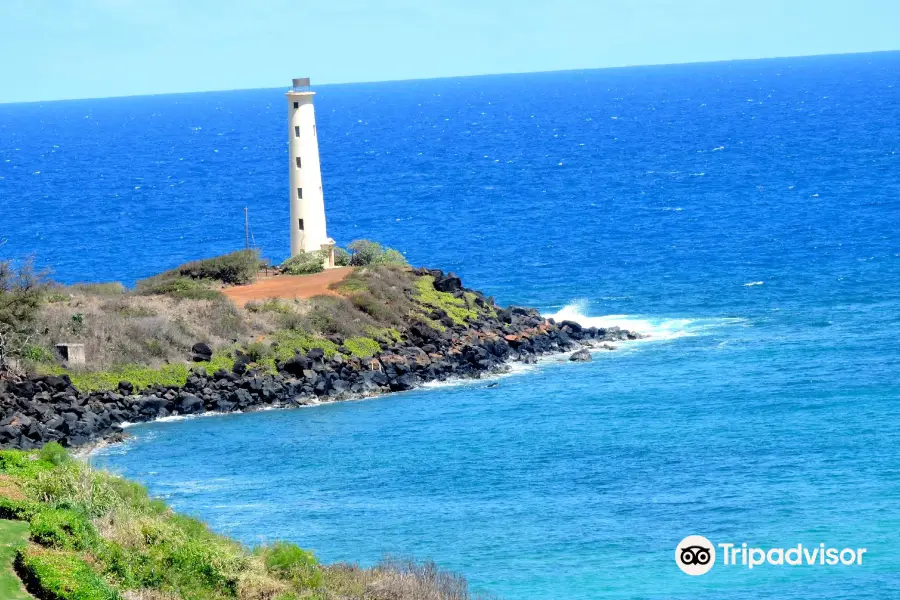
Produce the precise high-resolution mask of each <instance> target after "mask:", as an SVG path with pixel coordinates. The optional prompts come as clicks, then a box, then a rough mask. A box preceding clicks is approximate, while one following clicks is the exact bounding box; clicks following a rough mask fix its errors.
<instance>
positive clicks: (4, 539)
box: [0, 490, 31, 600]
mask: <svg viewBox="0 0 900 600" xmlns="http://www.w3.org/2000/svg"><path fill="white" fill-rule="evenodd" d="M0 494H2V490H0ZM27 540H28V523H22V522H20V521H0V598H3V599H4V600H31V597H30V596H29V595H28V594H27V593H25V590H24V589H23V588H22V582H21V581H19V578H18V577H16V574H15V573H14V572H13V569H12V563H13V558H14V557H15V555H16V550H17V549H18V548H19V547H21V546H24V545H25V543H26V542H27Z"/></svg>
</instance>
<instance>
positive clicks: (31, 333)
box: [0, 240, 493, 391]
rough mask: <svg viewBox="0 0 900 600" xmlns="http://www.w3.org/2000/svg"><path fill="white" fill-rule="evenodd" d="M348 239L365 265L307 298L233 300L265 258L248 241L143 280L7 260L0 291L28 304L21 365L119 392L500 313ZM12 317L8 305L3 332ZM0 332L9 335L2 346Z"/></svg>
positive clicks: (373, 246)
mask: <svg viewBox="0 0 900 600" xmlns="http://www.w3.org/2000/svg"><path fill="white" fill-rule="evenodd" d="M350 249H351V250H352V251H353V254H352V255H350V254H342V255H341V256H343V257H344V258H346V259H347V260H348V261H349V262H351V263H352V264H354V265H356V268H355V269H353V270H352V272H350V273H348V274H347V276H346V278H345V279H344V280H343V281H342V282H340V283H337V284H334V285H333V286H332V288H333V289H334V290H335V291H336V292H337V294H335V295H327V296H317V297H315V298H310V299H305V300H302V299H296V300H283V299H275V298H272V299H268V300H264V301H256V302H251V303H249V304H248V305H247V306H246V307H245V308H238V307H237V306H235V305H234V304H233V303H232V302H231V301H230V300H228V299H227V298H226V297H225V296H224V294H222V293H221V289H222V287H223V286H225V285H228V284H231V283H237V282H245V281H247V280H248V279H249V278H252V276H255V274H256V272H257V268H258V266H259V257H258V255H257V254H256V253H255V252H248V251H241V252H235V253H232V254H229V255H225V256H222V257H218V258H213V259H207V260H202V261H194V262H191V263H187V264H185V265H181V266H180V267H176V268H175V269H172V270H170V271H166V272H165V273H161V274H159V275H156V276H154V277H150V278H147V279H144V280H141V281H140V282H138V285H137V288H136V289H135V290H125V289H124V288H123V287H122V286H121V285H120V284H117V283H113V284H96V283H89V284H77V285H74V286H69V287H62V286H51V287H49V288H48V287H47V285H46V284H44V283H42V281H41V280H40V278H39V277H38V276H37V275H35V274H34V273H33V271H31V270H29V268H28V267H22V268H20V270H19V271H14V270H12V269H11V267H9V265H6V266H5V267H4V268H5V269H6V270H5V275H3V273H4V271H3V269H0V276H2V277H0V299H2V298H10V297H11V296H10V295H11V294H12V295H15V296H16V297H17V298H18V299H19V300H18V301H17V302H16V303H14V304H15V305H16V306H18V307H19V312H18V313H16V315H15V316H14V318H12V319H9V318H7V320H6V321H7V322H14V323H15V325H14V328H15V329H16V330H17V331H20V332H22V335H23V336H24V337H22V342H24V343H20V344H19V345H18V346H17V347H16V349H15V356H16V359H17V361H18V364H19V366H20V367H21V366H23V365H24V368H25V369H28V370H30V371H33V372H38V373H45V374H57V375H59V374H68V375H69V376H70V377H71V379H72V382H73V384H74V385H75V386H76V387H77V388H78V389H80V390H82V391H100V390H115V389H116V388H117V387H118V384H119V382H120V381H128V382H130V383H131V384H132V385H134V387H135V388H136V389H138V390H141V389H146V388H149V387H153V386H156V385H160V386H180V385H183V384H184V383H185V381H186V380H187V378H188V377H189V376H190V373H191V370H192V369H198V370H201V369H205V370H206V372H207V373H208V374H212V373H214V372H216V371H218V370H220V369H224V370H231V369H233V368H234V366H235V363H236V362H238V361H239V362H240V363H242V364H246V365H247V368H248V369H250V370H253V369H256V370H259V371H261V372H264V373H276V372H277V368H278V364H279V362H283V361H286V360H289V359H290V358H292V357H293V356H294V355H295V354H297V353H306V352H308V351H309V350H311V349H313V348H321V349H322V350H323V351H324V352H325V354H326V355H327V356H329V357H330V356H333V355H334V354H335V353H337V352H338V349H339V348H340V349H341V351H342V352H344V353H347V354H349V355H350V356H354V357H359V358H367V357H371V356H373V355H376V354H378V353H379V352H382V351H383V350H384V349H386V348H389V347H391V346H393V345H395V344H397V343H400V342H402V340H403V337H404V335H405V332H406V330H407V328H408V327H409V326H410V324H411V323H419V324H424V325H425V326H428V327H432V328H434V329H436V330H439V331H444V330H445V329H446V325H447V324H449V323H450V321H448V320H447V318H449V319H450V320H452V322H453V323H454V324H457V325H464V324H466V323H468V322H470V321H471V320H472V319H475V318H476V317H478V316H479V315H488V314H493V311H492V310H491V309H490V308H489V307H486V306H485V305H484V303H483V302H481V301H480V300H478V298H477V297H476V296H475V294H473V293H471V292H464V293H463V294H458V293H457V294H456V295H454V294H449V293H444V292H439V291H437V290H436V289H434V279H433V278H432V277H431V276H423V277H419V276H416V275H414V274H413V272H412V271H411V270H410V269H409V268H408V267H407V266H405V262H406V261H405V259H403V257H402V255H401V254H400V253H399V252H396V251H395V250H391V249H390V248H383V247H382V246H380V245H379V244H377V243H375V242H370V241H367V240H357V241H355V242H353V243H352V244H350ZM310 257H315V258H316V261H315V262H317V263H318V262H320V259H322V258H323V257H322V256H319V255H316V254H314V253H309V254H308V255H303V256H300V257H295V259H291V260H289V261H287V263H286V265H289V266H290V265H293V267H296V268H297V269H298V271H297V272H302V271H303V270H305V268H304V267H302V264H301V263H302V262H303V260H307V262H308V259H309V258H310ZM301 259H302V260H301ZM293 267H292V268H293ZM4 277H5V280H4V279H3V278H4ZM4 281H5V283H3V282H4ZM16 282H18V283H16ZM48 290H49V292H48ZM457 296H458V297H457ZM436 313H437V314H436ZM445 314H446V315H447V317H444V315H445ZM3 315H4V313H3V309H2V308H0V333H2V323H3V318H4V316H3ZM442 320H443V321H444V322H443V323H442V322H441V321H442ZM36 323H40V327H36V326H35V324H36ZM3 340H4V338H3V336H2V335H0V353H2V352H3V349H2V347H3ZM59 341H66V342H74V343H82V344H84V345H85V354H86V358H87V364H86V365H84V366H83V367H77V368H76V367H72V368H70V367H68V366H67V365H65V364H63V363H62V362H61V359H60V357H59V356H57V354H56V351H55V344H56V343H58V342H59ZM197 342H204V343H206V344H208V345H209V346H210V347H211V348H212V349H213V357H212V360H211V361H210V362H209V363H192V362H190V359H191V347H192V346H193V345H194V344H195V343H197ZM6 347H7V348H9V347H10V346H9V344H7V345H6ZM6 352H7V354H9V352H8V351H6Z"/></svg>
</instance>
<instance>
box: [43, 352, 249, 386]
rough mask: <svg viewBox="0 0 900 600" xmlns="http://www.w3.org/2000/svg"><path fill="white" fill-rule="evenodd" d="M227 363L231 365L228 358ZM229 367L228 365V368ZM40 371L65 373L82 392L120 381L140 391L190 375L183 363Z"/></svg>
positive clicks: (183, 381)
mask: <svg viewBox="0 0 900 600" xmlns="http://www.w3.org/2000/svg"><path fill="white" fill-rule="evenodd" d="M231 364H232V365H233V364H234V361H233V360H232V362H231ZM228 368H229V369H230V368H231V366H229V367H228ZM41 371H42V372H44V373H47V374H50V375H62V374H67V375H68V376H69V378H70V379H71V380H72V385H74V386H75V387H76V388H78V389H79V390H81V391H83V392H96V391H100V390H114V389H116V388H117V387H119V382H120V381H128V382H130V383H131V384H132V385H133V386H134V388H135V389H136V390H143V389H146V388H149V387H153V386H154V385H163V386H172V385H177V386H182V385H184V384H185V382H186V381H187V378H188V376H189V375H190V369H189V368H188V365H187V364H186V363H185V364H174V365H163V366H161V367H159V368H153V367H145V366H141V365H116V366H114V367H112V368H110V369H108V370H105V371H83V370H69V369H64V368H62V367H44V368H42V369H41Z"/></svg>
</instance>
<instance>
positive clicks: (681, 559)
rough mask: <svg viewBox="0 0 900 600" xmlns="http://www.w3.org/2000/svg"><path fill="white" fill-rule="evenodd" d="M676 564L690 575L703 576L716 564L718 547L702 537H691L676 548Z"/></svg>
mask: <svg viewBox="0 0 900 600" xmlns="http://www.w3.org/2000/svg"><path fill="white" fill-rule="evenodd" d="M675 564H677V565H678V568H679V569H681V570H682V571H684V572H685V573H687V574H688V575H703V574H705V573H707V572H709V570H710V569H712V568H713V565H714V564H716V547H715V546H714V545H713V543H712V542H710V541H709V540H708V539H706V538H705V537H703V536H702V535H689V536H687V537H686V538H684V539H683V540H681V542H679V544H678V546H676V547H675Z"/></svg>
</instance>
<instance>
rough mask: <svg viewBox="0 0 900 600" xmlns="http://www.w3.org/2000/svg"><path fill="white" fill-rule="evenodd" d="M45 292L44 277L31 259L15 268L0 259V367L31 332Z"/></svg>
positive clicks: (19, 348)
mask: <svg viewBox="0 0 900 600" xmlns="http://www.w3.org/2000/svg"><path fill="white" fill-rule="evenodd" d="M46 293H47V285H46V282H45V281H44V277H43V275H41V274H40V273H36V272H35V271H34V268H33V267H32V264H31V262H26V263H25V264H23V265H21V266H20V267H19V268H16V266H15V265H13V264H12V263H11V262H10V261H7V260H0V368H5V367H6V366H7V359H8V357H11V356H17V355H19V354H20V353H21V351H22V349H23V347H24V346H25V345H27V343H28V340H29V339H31V337H32V336H33V335H34V333H35V330H34V327H35V321H36V319H37V317H38V311H39V310H40V306H41V303H42V302H43V299H44V296H45V295H46Z"/></svg>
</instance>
